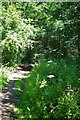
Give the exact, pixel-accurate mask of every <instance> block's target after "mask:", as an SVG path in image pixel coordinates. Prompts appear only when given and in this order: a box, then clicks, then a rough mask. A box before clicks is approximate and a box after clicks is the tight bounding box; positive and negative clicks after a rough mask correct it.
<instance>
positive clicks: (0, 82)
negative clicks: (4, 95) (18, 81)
mask: <svg viewBox="0 0 80 120" xmlns="http://www.w3.org/2000/svg"><path fill="white" fill-rule="evenodd" d="M7 82H8V76H7V74H6V73H4V71H3V70H2V69H0V90H1V89H2V88H3V87H4V85H5V84H6V83H7Z"/></svg>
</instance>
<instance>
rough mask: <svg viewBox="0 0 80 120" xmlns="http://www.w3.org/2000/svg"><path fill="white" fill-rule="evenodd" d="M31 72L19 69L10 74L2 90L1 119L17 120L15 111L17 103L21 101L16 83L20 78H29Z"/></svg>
mask: <svg viewBox="0 0 80 120" xmlns="http://www.w3.org/2000/svg"><path fill="white" fill-rule="evenodd" d="M29 72H30V71H29V70H25V71H24V70H22V69H18V70H17V71H16V72H15V73H13V74H11V75H9V76H8V78H9V82H7V84H6V85H5V86H4V88H3V89H2V91H1V92H0V115H1V118H0V120H17V115H16V113H14V112H13V110H14V108H15V104H16V103H17V102H18V101H19V98H18V97H17V96H16V90H15V85H16V82H17V80H18V79H19V78H23V79H24V78H27V76H28V74H29Z"/></svg>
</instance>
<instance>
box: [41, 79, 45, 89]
mask: <svg viewBox="0 0 80 120" xmlns="http://www.w3.org/2000/svg"><path fill="white" fill-rule="evenodd" d="M44 86H47V85H46V81H45V80H43V81H42V83H41V86H40V88H42V87H44Z"/></svg>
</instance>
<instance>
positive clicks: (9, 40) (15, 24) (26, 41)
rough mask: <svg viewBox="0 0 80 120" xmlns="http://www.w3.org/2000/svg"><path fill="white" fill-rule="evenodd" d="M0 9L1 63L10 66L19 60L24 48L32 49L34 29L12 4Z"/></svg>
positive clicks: (22, 55)
mask: <svg viewBox="0 0 80 120" xmlns="http://www.w3.org/2000/svg"><path fill="white" fill-rule="evenodd" d="M2 11H3V14H2V24H3V30H2V43H1V44H2V47H3V52H2V59H3V64H6V65H9V66H12V65H14V64H15V63H19V62H20V61H21V59H22V58H23V57H24V56H25V54H26V53H25V50H26V49H27V50H28V49H29V48H31V49H33V43H34V38H35V36H36V29H35V28H34V26H33V25H31V24H30V20H27V19H24V18H21V13H20V11H17V10H16V7H15V6H14V5H13V4H12V5H8V8H7V9H6V8H5V6H3V9H2ZM32 39H33V40H32Z"/></svg>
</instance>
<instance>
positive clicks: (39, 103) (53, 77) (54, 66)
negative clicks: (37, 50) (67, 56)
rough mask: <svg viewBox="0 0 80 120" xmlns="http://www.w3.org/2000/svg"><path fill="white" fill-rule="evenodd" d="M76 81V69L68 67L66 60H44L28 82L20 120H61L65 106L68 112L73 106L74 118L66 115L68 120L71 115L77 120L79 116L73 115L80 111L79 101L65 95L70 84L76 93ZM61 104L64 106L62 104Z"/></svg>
mask: <svg viewBox="0 0 80 120" xmlns="http://www.w3.org/2000/svg"><path fill="white" fill-rule="evenodd" d="M76 80H77V75H76V69H75V68H74V66H68V65H67V64H66V63H65V61H57V62H55V61H54V62H52V61H48V62H46V61H45V60H41V61H40V63H39V64H38V65H36V66H35V67H34V68H33V70H32V71H31V73H30V75H29V76H28V78H27V80H26V84H25V89H24V91H23V94H22V96H21V100H20V105H19V106H18V107H19V109H18V113H19V118H58V117H59V114H60V115H62V111H64V110H63V109H62V107H63V106H64V108H65V109H66V111H67V109H68V112H69V108H70V107H71V109H70V110H71V111H70V115H71V116H70V115H68V113H67V112H65V114H67V116H68V118H71V117H72V116H73V118H78V116H77V113H76V114H74V112H78V110H79V108H78V107H77V106H76V105H77V101H75V100H74V99H73V98H71V99H70V97H71V96H70V95H69V96H67V95H64V94H63V93H64V91H65V89H67V87H68V86H69V85H70V84H71V85H72V86H73V89H74V91H75V88H76V87H77V83H76V84H75V81H76ZM62 96H63V98H61V97H62ZM63 99H65V100H66V101H65V100H63ZM67 99H68V101H67ZM62 102H63V104H61V103H62ZM69 103H70V105H69V108H66V104H69ZM62 105H63V106H62ZM57 106H58V108H61V110H60V111H59V110H58V109H57V108H56V107H57ZM72 107H74V108H75V110H74V109H72ZM65 114H63V116H61V118H62V119H63V118H65ZM72 114H74V115H72ZM56 116H57V117H56Z"/></svg>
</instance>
